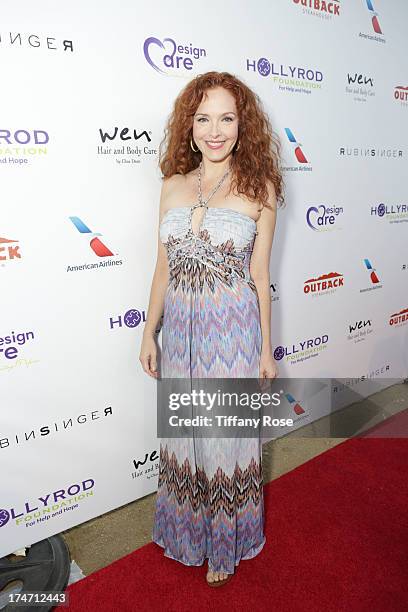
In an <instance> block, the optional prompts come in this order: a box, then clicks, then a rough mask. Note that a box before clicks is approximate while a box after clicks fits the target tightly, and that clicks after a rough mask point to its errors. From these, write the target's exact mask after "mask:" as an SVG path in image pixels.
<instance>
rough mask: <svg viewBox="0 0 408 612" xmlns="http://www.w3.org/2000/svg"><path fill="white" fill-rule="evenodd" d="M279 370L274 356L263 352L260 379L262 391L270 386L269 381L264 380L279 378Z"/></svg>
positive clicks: (260, 363) (268, 352) (269, 352)
mask: <svg viewBox="0 0 408 612" xmlns="http://www.w3.org/2000/svg"><path fill="white" fill-rule="evenodd" d="M278 373H279V372H278V368H277V365H276V362H275V360H274V358H273V356H272V353H271V351H262V352H261V357H260V360H259V378H260V384H261V388H262V389H264V388H265V389H266V388H267V387H268V386H269V384H268V381H264V382H263V383H262V380H263V379H265V378H272V379H273V378H277V377H278Z"/></svg>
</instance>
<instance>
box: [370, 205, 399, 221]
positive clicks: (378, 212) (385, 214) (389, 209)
mask: <svg viewBox="0 0 408 612" xmlns="http://www.w3.org/2000/svg"><path fill="white" fill-rule="evenodd" d="M370 216H371V217H378V218H379V219H386V220H387V221H388V222H389V223H406V222H408V204H384V203H383V202H381V204H378V205H372V206H371V209H370Z"/></svg>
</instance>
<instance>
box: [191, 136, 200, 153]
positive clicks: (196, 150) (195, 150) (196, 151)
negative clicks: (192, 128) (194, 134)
mask: <svg viewBox="0 0 408 612" xmlns="http://www.w3.org/2000/svg"><path fill="white" fill-rule="evenodd" d="M190 147H191V148H192V149H193V151H194V153H198V151H199V149H195V148H194V147H193V139H192V138H190Z"/></svg>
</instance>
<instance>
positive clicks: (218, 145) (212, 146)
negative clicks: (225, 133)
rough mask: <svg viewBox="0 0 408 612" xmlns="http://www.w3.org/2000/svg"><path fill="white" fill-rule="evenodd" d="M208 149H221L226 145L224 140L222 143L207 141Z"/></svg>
mask: <svg viewBox="0 0 408 612" xmlns="http://www.w3.org/2000/svg"><path fill="white" fill-rule="evenodd" d="M206 144H207V147H209V148H210V149H221V147H222V146H223V144H224V140H222V141H220V142H212V141H211V140H206Z"/></svg>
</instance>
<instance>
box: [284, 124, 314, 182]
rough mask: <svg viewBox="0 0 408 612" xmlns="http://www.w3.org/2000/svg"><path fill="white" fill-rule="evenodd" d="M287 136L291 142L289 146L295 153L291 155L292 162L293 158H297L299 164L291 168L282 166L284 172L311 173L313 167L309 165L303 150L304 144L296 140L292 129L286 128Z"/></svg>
mask: <svg viewBox="0 0 408 612" xmlns="http://www.w3.org/2000/svg"><path fill="white" fill-rule="evenodd" d="M285 135H286V138H287V140H288V142H289V146H290V147H291V149H292V151H293V153H291V160H292V159H293V157H295V159H296V161H297V164H295V165H291V166H285V165H283V164H282V170H285V171H286V172H311V171H312V166H311V164H309V162H308V160H307V158H306V155H305V153H304V151H303V149H302V146H303V145H302V143H301V142H298V141H297V140H296V138H295V135H294V133H293V132H292V130H291V129H290V128H285Z"/></svg>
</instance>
